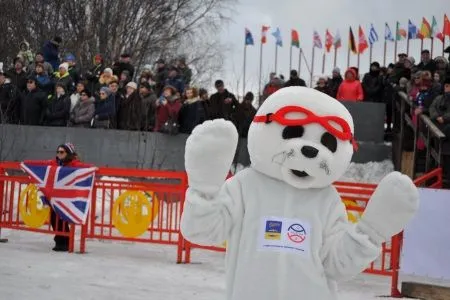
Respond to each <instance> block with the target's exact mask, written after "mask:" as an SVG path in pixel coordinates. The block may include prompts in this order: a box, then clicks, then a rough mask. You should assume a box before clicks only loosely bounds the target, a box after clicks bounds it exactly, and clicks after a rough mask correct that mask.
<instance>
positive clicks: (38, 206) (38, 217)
mask: <svg viewBox="0 0 450 300" xmlns="http://www.w3.org/2000/svg"><path fill="white" fill-rule="evenodd" d="M19 212H20V216H21V218H22V220H23V222H24V223H25V225H28V226H30V227H31V228H39V227H41V226H42V225H44V224H45V222H47V221H48V217H49V216H50V207H49V206H48V205H45V204H44V203H43V202H42V199H41V197H39V190H38V188H37V187H36V186H35V185H34V184H29V185H27V187H26V188H25V189H24V190H23V191H22V192H21V193H20V197H19Z"/></svg>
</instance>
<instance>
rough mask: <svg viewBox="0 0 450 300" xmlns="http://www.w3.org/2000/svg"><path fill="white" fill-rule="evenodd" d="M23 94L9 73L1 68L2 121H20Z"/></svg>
mask: <svg viewBox="0 0 450 300" xmlns="http://www.w3.org/2000/svg"><path fill="white" fill-rule="evenodd" d="M20 100H21V94H20V92H19V90H18V89H17V87H16V86H15V85H13V84H12V83H11V78H10V75H9V74H8V73H3V70H1V69H0V110H1V112H2V113H1V114H0V123H1V124H17V123H18V121H19V108H20Z"/></svg>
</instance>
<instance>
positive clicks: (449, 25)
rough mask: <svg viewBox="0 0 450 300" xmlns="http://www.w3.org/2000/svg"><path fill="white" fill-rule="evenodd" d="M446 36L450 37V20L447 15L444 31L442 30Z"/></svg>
mask: <svg viewBox="0 0 450 300" xmlns="http://www.w3.org/2000/svg"><path fill="white" fill-rule="evenodd" d="M442 34H443V35H444V36H450V20H449V19H448V17H447V15H446V14H445V15H444V30H442Z"/></svg>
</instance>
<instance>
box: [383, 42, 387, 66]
mask: <svg viewBox="0 0 450 300" xmlns="http://www.w3.org/2000/svg"><path fill="white" fill-rule="evenodd" d="M386 50H387V41H386V40H384V54H383V66H384V67H386Z"/></svg>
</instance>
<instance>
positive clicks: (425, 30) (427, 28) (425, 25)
mask: <svg viewBox="0 0 450 300" xmlns="http://www.w3.org/2000/svg"><path fill="white" fill-rule="evenodd" d="M419 37H420V38H421V39H429V38H431V25H430V23H429V22H428V20H427V19H425V18H422V26H420V32H419Z"/></svg>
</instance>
